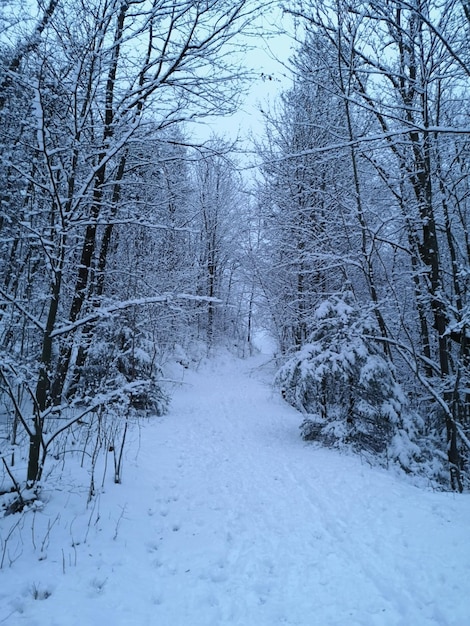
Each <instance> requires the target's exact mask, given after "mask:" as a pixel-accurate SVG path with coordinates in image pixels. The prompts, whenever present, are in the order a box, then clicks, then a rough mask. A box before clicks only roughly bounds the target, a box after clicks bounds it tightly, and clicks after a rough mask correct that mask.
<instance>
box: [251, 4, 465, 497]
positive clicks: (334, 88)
mask: <svg viewBox="0 0 470 626" xmlns="http://www.w3.org/2000/svg"><path fill="white" fill-rule="evenodd" d="M465 9H466V7H465V5H464V4H463V3H460V2H456V1H453V0H449V1H445V2H434V1H430V0H429V1H428V0H426V1H424V0H412V1H411V2H402V1H401V0H387V1H386V2H362V1H355V2H352V3H351V2H342V0H338V1H335V2H323V1H311V2H302V3H298V4H297V5H296V6H295V7H294V6H293V5H292V4H289V5H288V6H287V5H286V12H288V13H290V14H292V15H294V16H295V18H296V20H297V23H298V24H299V25H300V32H302V39H303V43H302V45H301V47H300V49H299V52H298V53H297V55H296V56H295V58H294V60H293V70H294V83H293V87H292V88H291V89H290V90H289V91H288V92H287V93H286V95H285V97H284V100H283V103H282V110H281V112H280V113H278V114H277V115H276V114H275V115H273V116H272V117H271V119H268V121H267V123H268V141H267V142H266V144H265V146H264V148H263V155H264V157H265V160H266V165H265V167H264V172H263V173H264V180H263V184H262V186H261V192H262V197H263V201H262V207H263V211H264V214H265V216H266V217H265V224H266V242H267V244H266V246H267V248H268V249H269V253H270V254H271V255H273V256H274V258H275V260H276V267H277V268H279V271H278V273H277V280H276V281H273V282H271V283H270V288H269V289H266V288H265V294H266V302H267V306H268V309H269V311H270V313H271V316H272V319H273V325H274V329H275V331H276V332H277V334H278V335H280V337H281V338H282V340H281V342H280V345H281V349H282V350H283V351H284V352H285V353H286V355H290V354H291V353H292V350H293V349H295V348H300V351H299V352H297V353H295V354H294V356H292V358H291V360H289V361H288V363H287V365H286V366H285V368H284V369H283V370H282V374H281V383H282V385H283V388H284V393H285V395H286V398H287V399H289V400H290V401H292V402H293V403H294V404H297V405H298V404H299V403H300V404H301V406H302V408H303V410H304V411H306V412H307V415H306V422H305V423H304V432H305V433H306V434H307V435H308V437H309V438H313V437H314V436H315V433H317V435H318V437H320V438H321V436H323V437H324V436H325V435H324V433H325V432H327V433H328V437H329V441H330V442H336V443H339V442H342V441H344V440H345V439H348V438H349V439H350V440H355V441H356V443H357V442H358V437H357V435H358V433H359V434H360V433H363V432H364V429H366V430H367V432H369V431H370V429H371V428H372V429H373V427H374V424H376V426H377V433H376V437H377V436H379V435H380V431H381V430H382V431H383V442H382V445H383V447H384V448H385V449H386V454H387V455H390V454H392V455H393V456H395V457H396V458H398V459H399V460H400V462H401V463H402V465H403V466H404V467H405V469H407V470H411V466H413V470H414V469H416V466H417V465H418V466H419V465H420V464H421V469H422V471H423V472H427V473H428V475H430V474H432V475H433V478H437V479H438V480H441V481H443V482H447V479H446V478H444V466H442V467H441V469H436V467H437V466H438V465H439V462H440V461H441V460H442V459H447V468H448V470H450V482H451V485H452V488H454V489H457V490H462V489H463V488H464V486H468V480H469V473H468V472H469V466H468V462H469V428H470V424H469V418H470V416H469V410H468V406H469V405H468V382H469V380H468V375H469V371H468V359H469V352H468V350H469V348H468V330H467V326H468V320H467V317H468V313H467V311H468V296H467V293H468V288H467V287H468V270H469V250H470V248H469V246H468V218H469V205H468V202H469V195H468V183H469V171H468V149H469V128H470V125H469V121H470V120H469V107H468V90H469V78H470V71H469V68H470V65H469V57H468V35H469V27H470V24H469V21H468V15H467V13H466V11H465ZM279 216H280V219H279ZM346 296H347V297H346ZM338 302H343V313H342V316H340V317H341V326H340V328H341V329H343V330H341V332H339V330H338V328H339V327H338V323H334V319H336V318H335V316H333V317H332V316H331V315H327V316H326V317H325V315H324V314H321V315H320V314H319V313H318V311H323V312H324V311H325V308H324V307H325V306H326V307H327V310H328V311H333V310H336V311H337V310H338ZM351 306H352V307H353V309H357V310H361V311H363V313H364V315H366V317H367V319H368V321H367V324H365V325H360V324H358V322H357V321H356V318H355V316H352V317H351V316H350V315H349V317H348V316H346V317H348V319H349V321H348V319H346V320H345V319H343V317H344V312H345V311H346V309H347V307H351ZM372 320H374V326H373V327H371V321H372ZM326 321H328V322H329V323H330V324H331V328H328V326H327V325H325V322H326ZM345 325H346V327H347V328H345ZM359 345H360V346H362V347H361V348H360V349H359V347H358V346H359ZM372 346H373V349H372V348H371V347H372ZM377 350H379V352H380V359H379V360H377V359H378V356H377V359H376V361H375V362H376V366H377V372H376V373H375V374H370V373H369V376H372V379H371V380H374V379H376V383H377V384H376V391H375V394H376V399H375V404H374V406H377V407H379V406H380V405H381V403H382V402H383V401H384V400H385V398H384V396H383V394H384V393H385V391H384V389H385V388H389V389H390V403H391V406H392V405H393V404H394V402H395V399H394V395H395V392H393V393H392V391H393V389H395V387H394V386H393V385H391V384H389V382H387V377H386V376H384V374H383V372H384V371H385V370H384V367H383V362H384V361H386V362H387V363H388V364H389V365H388V366H387V368H386V369H387V371H390V372H394V374H393V376H394V377H396V380H397V382H398V383H400V385H401V387H402V390H403V391H404V392H405V394H406V397H407V398H408V400H407V402H406V403H402V406H401V409H400V413H401V417H400V418H399V419H398V418H397V416H395V418H394V419H393V420H391V421H390V423H389V424H388V425H387V427H386V428H385V429H384V428H383V426H384V419H383V411H379V412H380V413H381V415H382V416H381V417H380V416H378V414H377V416H376V417H374V418H373V419H372V420H371V418H370V416H371V414H372V413H373V411H372V409H371V406H370V402H369V401H368V403H369V407H368V408H367V411H366V413H367V415H365V414H364V411H361V410H358V398H357V397H355V396H357V389H358V384H359V388H361V389H362V390H363V392H365V390H366V387H364V385H363V379H364V376H365V373H364V371H363V368H364V367H366V369H367V370H368V371H369V370H370V369H371V363H369V362H368V360H369V356H368V355H372V354H373V355H377ZM322 351H324V352H322ZM381 372H382V373H381ZM361 381H362V382H361ZM380 381H382V383H383V384H379V383H380ZM339 384H340V385H341V386H340V388H338V385H339ZM323 388H324V389H325V391H324V392H321V389H323ZM332 389H334V390H336V391H335V392H334V398H332V397H331V394H332ZM367 393H369V392H367ZM403 397H404V396H403ZM301 398H304V399H305V398H307V401H304V400H301ZM359 398H360V399H361V402H362V401H363V398H362V396H361V395H360V396H359ZM348 403H349V407H350V408H349V410H348V408H347V407H348ZM331 406H335V407H336V410H335V411H332V410H331ZM328 407H330V409H329V408H328ZM375 410H376V409H374V411H375ZM371 411H372V413H371ZM310 413H311V415H309V414H310ZM332 414H334V415H333V417H331V415H332ZM338 420H339V422H341V427H339V426H338V423H339V422H338ZM309 422H310V424H309ZM333 425H334V428H333ZM321 433H323V435H321ZM332 433H335V434H332ZM398 435H399V436H400V437H401V441H402V445H401V446H398V445H397V438H396V437H397V436H398ZM360 439H361V438H360V437H359V440H360ZM366 439H367V440H368V441H370V439H368V438H366ZM391 441H394V442H395V445H394V446H392V445H391V444H390V442H391ZM359 443H360V441H359ZM366 443H367V441H366ZM366 447H367V446H366ZM373 447H374V448H377V449H378V448H380V447H381V446H380V445H379V444H378V442H376V441H375V442H374V444H373ZM410 459H413V461H412V462H411V461H410ZM436 460H439V462H438V463H436Z"/></svg>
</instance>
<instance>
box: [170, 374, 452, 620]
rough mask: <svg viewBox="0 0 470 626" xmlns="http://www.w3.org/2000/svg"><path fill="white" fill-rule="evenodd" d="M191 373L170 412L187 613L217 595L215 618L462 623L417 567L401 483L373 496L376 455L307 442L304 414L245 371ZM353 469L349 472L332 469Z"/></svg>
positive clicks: (211, 609) (176, 543)
mask: <svg viewBox="0 0 470 626" xmlns="http://www.w3.org/2000/svg"><path fill="white" fill-rule="evenodd" d="M190 377H191V382H192V384H193V387H192V388H191V387H186V388H185V389H183V390H182V391H181V393H179V394H178V401H177V402H175V405H174V407H173V411H172V415H170V416H169V417H168V422H167V423H168V424H169V423H170V421H171V429H170V430H167V437H168V440H167V451H166V455H165V459H166V463H167V464H168V465H169V467H168V468H167V474H168V476H167V480H170V481H173V483H174V490H175V491H176V492H177V493H178V498H177V500H176V501H173V504H172V505H171V506H170V509H171V510H170V511H169V512H168V514H167V517H166V519H167V526H166V530H165V536H164V540H162V546H163V551H162V552H163V554H162V558H161V559H160V560H161V563H162V567H161V568H160V570H161V571H162V568H163V571H164V572H165V576H166V579H167V580H166V584H167V591H166V592H163V593H162V594H161V597H162V603H163V604H164V602H163V599H164V598H165V596H166V597H167V596H168V594H170V593H174V589H175V580H174V579H175V578H178V581H179V582H178V584H179V585H180V588H181V589H183V588H184V589H185V590H186V591H185V596H186V597H185V601H184V606H182V607H180V608H181V614H182V615H184V614H186V615H188V614H190V613H191V611H195V610H196V609H197V607H198V606H199V607H201V606H202V607H205V610H206V613H205V618H204V619H205V620H206V621H204V620H203V621H202V622H201V624H203V626H206V624H212V623H213V624H214V625H217V626H219V625H222V624H240V626H241V625H243V626H251V625H253V626H263V625H265V626H271V625H274V624H292V625H294V624H300V625H304V626H308V625H310V624H319V625H321V626H327V625H331V626H342V625H343V624H348V626H353V625H357V626H358V625H361V626H388V625H390V626H399V625H400V626H401V625H403V626H405V624H406V626H408V624H409V623H414V624H419V626H432V625H439V626H450V625H451V624H452V625H454V624H455V626H463V624H462V625H461V624H459V623H458V622H451V621H449V620H448V619H447V618H446V616H445V614H444V613H443V612H441V611H440V609H439V606H438V604H437V603H436V602H434V597H433V591H432V589H431V590H427V591H426V582H427V580H426V577H424V579H423V581H414V580H412V579H411V578H410V576H411V575H412V574H413V573H415V572H416V568H412V567H411V568H409V567H407V566H406V557H407V552H408V547H407V545H406V542H405V541H404V537H403V534H404V532H405V530H406V524H402V521H401V520H400V517H399V515H398V514H397V515H393V514H391V509H390V507H391V506H393V505H394V504H397V502H398V500H397V496H396V495H395V494H393V493H389V494H386V497H384V502H386V503H387V504H381V502H374V501H373V499H374V498H375V499H378V500H380V498H381V497H382V494H380V493H378V492H377V485H376V484H375V483H374V482H371V478H370V476H372V474H371V473H370V472H371V471H370V470H369V469H368V468H363V469H361V468H360V467H359V469H358V465H360V464H359V461H358V460H357V459H348V458H342V457H339V456H338V455H337V454H336V453H334V452H330V451H324V450H319V449H315V448H313V447H312V446H305V445H304V444H303V443H302V442H301V440H300V438H299V435H298V422H299V416H298V414H295V412H294V411H293V410H292V409H290V408H289V407H287V406H286V405H284V404H283V403H282V402H281V401H280V400H278V399H276V398H273V397H272V396H271V393H270V390H269V387H268V386H266V385H264V384H263V383H262V382H260V381H259V380H256V379H255V378H253V377H249V376H248V375H247V374H246V373H241V372H240V371H239V370H236V369H234V368H233V367H230V366H229V367H228V368H227V370H226V371H225V372H224V371H223V367H219V368H218V370H217V371H212V372H210V373H209V374H207V373H205V375H192V374H191V375H190ZM172 454H173V455H174V456H175V458H177V461H176V462H174V459H172ZM172 460H173V462H172ZM349 468H351V470H352V473H351V477H349V476H345V477H344V479H341V478H338V476H335V475H334V472H335V470H336V469H338V471H342V472H344V471H347V470H348V469H349ZM374 476H375V474H374ZM380 479H382V477H380ZM328 481H331V484H330V485H329V484H328ZM361 482H362V485H361V484H359V483H361ZM376 482H377V481H376ZM388 482H389V484H394V483H393V479H392V478H389V479H388ZM343 483H344V484H343ZM386 483H387V481H385V483H384V484H386ZM361 486H362V489H366V490H367V489H371V490H372V493H371V494H370V495H368V494H366V495H364V493H363V492H361ZM341 500H344V506H343V502H341ZM410 504H411V497H410V498H409V501H408V502H407V506H408V505H410ZM381 507H382V508H383V511H382V513H383V518H384V519H381ZM173 509H175V511H174V512H172V510H173ZM390 520H392V521H393V523H394V524H395V527H393V526H392V527H391V526H390ZM175 524H176V525H177V526H178V531H174V530H172V528H173V527H174V526H175ZM386 532H388V533H390V532H393V536H392V537H386V536H384V534H385V533H386ZM368 533H369V536H368ZM393 541H395V542H396V545H395V546H394V545H393ZM382 544H383V545H382ZM395 551H396V554H395V553H394V552H395ZM417 554H419V551H418V552H417V551H416V550H415V551H414V552H412V554H411V557H409V558H412V557H413V556H416V555H417ZM401 560H403V561H404V563H401ZM388 566H391V567H392V571H387V567H388ZM185 568H186V569H185ZM189 570H191V571H189ZM168 578H172V579H173V581H172V582H169V581H168ZM164 582H165V581H164ZM417 583H418V584H417ZM167 601H168V599H167ZM173 608H174V607H173ZM312 615H315V616H316V617H315V621H311V619H312V618H311V616H312ZM174 620H175V616H174V613H173V621H172V622H171V623H172V625H173V624H174V625H175V626H176V625H177V624H179V623H181V625H182V626H183V625H185V626H186V624H187V621H186V622H185V621H184V618H181V622H178V621H177V619H176V621H174Z"/></svg>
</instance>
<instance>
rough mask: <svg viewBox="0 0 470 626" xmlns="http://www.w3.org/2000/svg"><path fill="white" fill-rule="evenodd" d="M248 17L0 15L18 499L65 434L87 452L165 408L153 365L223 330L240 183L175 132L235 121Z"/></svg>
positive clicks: (138, 11) (9, 412)
mask: <svg viewBox="0 0 470 626" xmlns="http://www.w3.org/2000/svg"><path fill="white" fill-rule="evenodd" d="M259 8H260V7H259V5H257V6H254V5H253V4H252V3H250V2H248V1H247V0H239V1H237V2H232V1H230V2H228V1H225V0H217V1H212V2H206V1H204V2H194V1H192V0H191V1H189V0H178V1H174V0H157V1H149V0H130V1H129V0H92V1H88V0H87V1H83V2H81V1H78V2H76V1H74V2H68V0H63V1H61V0H59V1H57V0H55V1H54V0H51V2H49V3H48V4H47V5H42V3H41V4H40V9H39V13H38V15H36V16H35V15H34V14H33V13H29V10H30V8H29V7H23V6H22V5H21V3H14V2H13V3H8V4H7V5H4V4H2V6H1V8H0V10H1V13H0V21H1V25H2V27H3V28H2V34H1V35H0V47H1V66H0V148H1V158H0V188H1V194H2V195H1V212H0V228H1V235H0V251H1V254H0V277H1V278H0V280H1V284H0V350H1V358H0V393H1V401H2V406H3V407H5V409H4V410H2V421H3V426H5V428H3V435H4V437H5V439H4V443H5V445H3V444H2V450H1V453H2V461H3V465H4V468H5V470H6V472H7V474H8V476H7V474H5V478H6V480H7V481H9V480H10V478H11V479H12V480H13V482H14V483H15V482H16V484H17V485H19V484H20V483H22V481H23V476H20V475H17V479H16V481H15V480H14V479H13V476H14V472H13V471H12V469H11V468H12V467H13V466H14V465H15V466H16V465H17V464H18V462H19V461H20V460H21V456H22V454H23V453H22V450H23V448H22V447H21V444H22V443H23V442H24V440H25V439H26V440H27V441H28V444H29V452H28V453H27V472H26V477H25V478H27V481H28V485H29V486H30V487H31V486H33V485H35V484H37V482H38V481H39V480H40V479H41V478H42V476H43V472H44V467H45V462H46V459H47V458H48V456H50V452H51V451H52V449H54V448H57V446H58V445H59V441H60V446H59V447H60V450H59V451H57V450H55V452H54V454H55V456H57V455H59V456H60V455H61V454H62V452H63V451H64V450H66V449H67V447H68V446H67V444H66V438H67V435H68V433H69V432H70V431H71V428H72V427H74V430H75V432H74V435H73V437H72V439H73V440H74V445H75V443H76V440H77V437H78V439H79V440H80V442H81V443H82V444H83V450H82V454H83V455H85V454H88V453H89V451H88V447H89V446H91V449H93V450H95V451H96V449H100V448H103V449H105V450H106V449H113V450H114V449H116V440H118V439H119V438H121V439H122V441H123V440H124V438H125V432H126V428H127V420H128V419H129V417H130V416H131V415H132V411H134V410H139V411H143V410H146V411H149V412H153V413H157V414H158V413H161V412H163V411H165V409H166V405H167V401H168V398H167V393H166V392H165V391H164V390H163V388H162V385H161V382H160V379H161V377H162V372H161V364H162V362H163V361H164V360H165V354H166V353H167V352H168V351H169V350H174V349H175V346H176V345H178V346H179V348H178V349H179V350H180V351H181V350H183V349H184V348H185V347H187V344H188V343H189V342H190V341H191V339H197V338H198V337H199V336H202V335H203V336H204V339H208V338H210V337H212V336H213V334H214V333H215V331H216V327H217V328H218V327H219V326H220V325H221V322H220V323H219V322H218V321H217V320H216V319H215V313H214V303H215V301H216V300H217V301H218V300H220V299H221V298H225V299H226V300H230V299H231V295H230V289H228V283H229V282H230V283H231V284H233V282H234V281H233V273H234V269H233V261H232V260H231V259H230V258H229V257H230V253H229V252H227V248H228V246H229V239H230V236H231V235H228V234H227V220H228V219H229V217H228V216H229V214H230V212H233V211H234V210H235V206H236V203H237V194H239V193H241V192H240V184H239V181H238V179H236V177H235V175H234V174H233V172H232V173H231V171H230V170H233V169H234V166H233V165H231V164H230V162H229V161H228V160H226V161H225V166H224V167H225V170H224V169H223V168H222V167H221V163H222V162H223V154H224V152H226V149H225V147H224V146H223V144H222V142H217V141H216V140H214V142H213V143H212V145H207V146H206V147H201V146H200V147H199V149H198V150H197V151H196V150H195V149H192V148H191V147H190V144H191V141H190V139H188V138H187V137H186V135H185V130H184V128H183V126H182V124H183V122H185V121H187V120H195V119H196V120H197V119H199V118H203V117H204V116H207V115H215V114H218V115H220V114H224V113H230V112H231V111H233V110H234V109H235V107H236V103H237V101H238V97H239V94H240V87H241V85H242V81H243V78H244V72H243V71H242V70H241V69H240V67H239V64H238V61H239V58H240V57H238V56H237V54H236V51H237V46H236V42H235V40H234V38H236V36H238V34H239V33H240V32H246V30H247V29H248V28H249V27H250V24H251V22H252V21H253V19H254V18H255V16H256V12H257V11H258V10H259ZM31 11H33V9H31ZM214 155H218V156H217V157H216V156H214ZM199 160H201V164H198V161H199ZM230 177H232V180H231V178H230ZM227 190H228V191H229V192H230V194H228V193H227ZM221 194H223V197H222V195H221ZM226 287H227V289H228V290H227V289H226ZM201 309H204V310H205V311H206V319H205V322H204V323H202V321H201V319H202V318H201ZM198 321H199V326H198ZM232 331H233V329H232ZM233 332H234V331H233ZM108 414H112V419H111V418H110V419H107V418H106V416H107V415H108ZM106 420H107V423H108V424H110V426H109V428H108V429H103V424H104V423H105V421H106ZM77 425H79V426H81V427H80V428H78V430H77V428H75V427H76V426H77ZM108 439H110V441H108ZM111 440H112V441H111ZM87 446H88V447H87ZM90 454H91V456H92V458H94V456H95V452H93V453H90ZM116 464H117V465H116V479H117V480H118V479H119V466H120V462H119V459H117V460H116ZM20 467H21V466H20ZM15 472H16V470H15Z"/></svg>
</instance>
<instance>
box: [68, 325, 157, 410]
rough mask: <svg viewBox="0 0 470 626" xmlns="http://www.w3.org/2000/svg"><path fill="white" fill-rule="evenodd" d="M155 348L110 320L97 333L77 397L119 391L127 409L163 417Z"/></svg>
mask: <svg viewBox="0 0 470 626" xmlns="http://www.w3.org/2000/svg"><path fill="white" fill-rule="evenodd" d="M154 353H155V348H154V347H153V346H152V345H151V342H150V341H146V339H145V336H144V335H143V334H139V333H138V332H136V331H135V329H133V328H132V327H131V325H129V324H126V323H122V324H118V323H116V322H115V321H114V320H109V321H108V322H107V323H106V324H104V325H103V326H102V328H100V329H98V330H97V332H96V334H95V338H94V340H93V344H92V345H91V347H90V350H89V354H88V359H87V363H86V367H85V368H84V371H83V373H82V377H81V385H80V387H81V388H80V390H79V391H80V393H81V395H83V396H93V395H95V394H97V393H105V392H109V391H116V390H119V389H122V390H123V392H125V393H126V394H127V395H128V396H129V407H130V408H133V409H136V410H138V411H145V412H146V413H149V414H154V415H164V414H165V413H166V411H167V409H168V404H169V397H168V395H167V393H166V392H165V391H164V389H163V387H162V384H161V383H160V382H159V381H160V379H161V378H162V371H161V368H160V366H159V365H158V363H157V362H156V359H155V354H154Z"/></svg>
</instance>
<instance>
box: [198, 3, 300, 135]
mask: <svg viewBox="0 0 470 626" xmlns="http://www.w3.org/2000/svg"><path fill="white" fill-rule="evenodd" d="M259 29H260V31H261V32H263V31H264V32H265V33H267V34H266V36H259V37H257V38H252V37H250V38H249V39H248V40H247V51H246V53H245V56H244V57H243V59H242V65H243V66H244V67H246V68H247V69H250V70H251V71H252V72H253V75H254V79H253V81H252V82H251V83H250V85H249V87H248V91H247V94H246V96H244V97H243V98H242V105H241V107H240V109H239V110H238V111H237V112H236V113H235V114H234V115H231V116H228V117H213V118H206V119H204V120H203V122H202V124H201V123H200V124H197V126H196V127H195V135H196V136H197V137H200V138H201V139H203V140H204V139H207V138H209V137H210V136H211V135H213V134H216V135H223V136H225V137H226V138H227V139H230V140H235V139H237V138H240V139H241V140H242V142H244V143H245V142H249V140H250V137H251V136H254V137H256V136H259V135H260V134H261V133H262V132H263V128H264V121H263V113H262V111H268V110H269V109H270V107H272V106H273V105H274V103H275V102H276V100H277V99H278V97H279V95H280V93H281V92H282V91H283V90H285V89H287V88H288V87H289V85H290V77H289V69H288V65H289V58H290V57H291V56H292V54H293V49H294V41H293V38H292V36H291V33H292V24H291V22H290V20H289V19H288V18H287V17H285V16H283V15H282V12H281V11H280V9H277V8H275V9H273V10H272V12H271V13H270V14H264V15H263V16H262V17H261V18H259ZM281 31H285V32H281Z"/></svg>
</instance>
